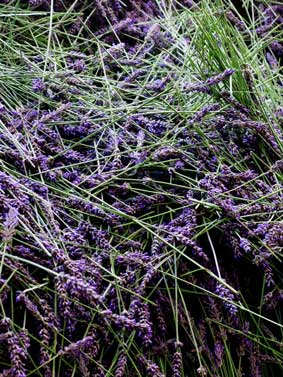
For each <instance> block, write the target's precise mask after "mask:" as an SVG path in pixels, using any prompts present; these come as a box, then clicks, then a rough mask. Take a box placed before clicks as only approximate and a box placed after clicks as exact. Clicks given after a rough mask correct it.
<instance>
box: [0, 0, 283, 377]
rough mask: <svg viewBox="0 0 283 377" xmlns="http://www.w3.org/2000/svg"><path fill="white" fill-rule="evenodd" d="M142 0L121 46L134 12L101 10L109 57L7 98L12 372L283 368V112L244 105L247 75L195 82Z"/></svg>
mask: <svg viewBox="0 0 283 377" xmlns="http://www.w3.org/2000/svg"><path fill="white" fill-rule="evenodd" d="M80 3H81V2H78V7H79V6H80ZM140 3H141V4H139V3H136V2H129V4H128V7H129V8H130V9H131V12H132V13H131V15H132V14H134V12H136V14H137V15H138V16H137V18H136V19H135V20H133V19H132V18H131V21H129V22H128V24H127V25H131V28H130V29H127V30H126V29H123V32H122V34H123V36H124V40H122V41H119V42H118V41H116V42H115V43H114V42H113V40H111V41H110V39H109V40H106V42H105V38H104V37H105V33H106V34H107V31H108V29H107V26H106V21H105V20H106V19H109V20H110V22H111V23H113V24H115V25H116V31H117V30H122V26H121V23H126V21H125V18H122V21H120V26H119V22H118V21H119V17H120V15H121V14H123V15H124V16H125V10H124V8H120V2H118V1H117V2H114V1H113V2H109V4H108V7H106V6H104V5H101V4H100V2H98V1H97V2H95V4H96V7H97V9H99V10H100V11H101V12H102V15H103V17H104V18H101V20H102V21H101V24H98V25H96V28H97V29H98V30H99V32H100V34H99V33H98V32H97V33H98V34H97V35H101V36H102V37H101V38H102V40H103V43H104V44H103V46H104V47H103V49H100V50H99V53H98V52H97V53H96V52H95V53H85V52H80V51H79V50H75V51H73V50H72V51H68V52H67V54H66V56H64V64H65V67H64V68H65V69H64V70H63V71H62V72H56V71H52V67H48V69H49V71H48V72H49V73H48V74H46V76H44V75H43V76H41V75H38V74H36V72H35V71H33V70H31V75H30V76H31V78H30V80H29V85H30V90H31V91H32V93H33V94H32V96H31V99H29V100H27V101H26V104H25V106H19V107H17V106H12V105H10V104H9V103H5V104H4V103H3V104H1V107H0V122H1V128H2V133H1V136H0V153H1V171H0V201H1V206H0V216H1V224H2V227H1V234H2V243H1V265H0V266H1V267H0V268H1V271H0V272H1V277H0V278H1V279H0V296H1V318H0V330H1V333H0V347H1V348H0V368H1V376H11V377H12V376H16V377H24V376H33V375H34V376H46V377H47V376H62V377H63V376H96V377H98V376H116V377H119V376H128V377H135V376H152V377H161V376H172V377H179V376H180V377H181V376H198V375H199V376H218V375H219V376H220V375H222V373H223V369H225V365H226V364H227V363H231V362H232V361H231V360H230V359H228V358H227V356H226V355H227V350H230V355H232V358H233V363H234V364H235V366H237V368H238V365H240V369H241V373H242V375H243V376H260V375H261V373H262V372H263V371H269V370H272V369H270V368H274V369H273V370H277V369H276V368H278V370H279V372H280V371H281V370H282V369H280V367H281V363H282V352H281V351H282V344H281V341H282V326H281V327H280V325H279V326H278V318H280V313H281V311H280V310H281V307H282V300H283V290H282V263H281V251H282V246H283V227H282V215H281V214H282V210H283V201H282V170H283V161H282V145H283V135H282V133H281V125H282V120H283V110H282V109H281V108H278V109H277V112H275V114H273V117H272V118H271V121H270V122H268V121H267V120H266V119H263V118H262V117H260V116H258V113H257V112H256V111H254V110H253V109H250V108H248V107H247V106H246V105H247V104H246V103H241V102H239V101H238V99H237V98H235V97H234V96H233V95H232V94H231V93H230V92H229V85H230V83H231V80H233V77H234V76H235V75H238V77H241V78H242V79H243V80H245V79H246V78H247V77H246V75H245V72H241V71H239V70H237V69H236V68H235V67H230V66H229V67H226V68H224V69H223V70H218V71H216V70H215V71H211V72H208V73H207V77H206V78H200V77H198V76H197V75H195V76H193V77H191V79H190V80H188V78H187V77H185V76H182V72H181V71H182V70H181V68H182V66H181V65H180V64H181V57H180V56H178V54H177V53H174V50H170V49H171V48H172V44H173V45H174V36H173V35H171V34H170V33H169V32H168V31H167V30H163V29H162V28H161V27H160V26H159V25H158V24H157V23H152V22H151V23H149V22H147V23H142V22H141V20H143V21H145V20H146V18H145V13H146V12H148V14H149V16H150V17H153V16H156V15H158V9H159V8H158V7H157V5H156V4H155V3H154V4H152V2H147V4H146V5H144V2H140ZM29 4H30V5H31V6H32V8H34V9H37V8H39V9H43V10H46V9H47V10H48V9H49V8H48V7H49V2H47V1H30V2H29ZM62 4H63V2H60V1H58V2H57V1H55V10H56V11H58V12H59V11H60V10H61V8H60V7H63V5H62ZM190 5H193V4H186V6H187V7H188V8H190ZM57 7H59V8H58V9H57ZM276 9H277V8H276ZM276 9H275V11H276ZM278 9H279V8H278ZM149 10H150V12H149ZM103 12H104V13H105V14H104V13H103ZM276 12H277V11H276ZM278 12H279V10H278ZM265 13H266V18H268V17H269V18H268V20H266V21H265V24H264V25H263V26H265V31H266V29H268V25H269V23H270V22H278V20H277V18H276V21H272V20H273V18H272V16H271V15H270V16H269V13H268V11H265ZM141 14H143V18H139V17H141ZM228 16H229V17H230V21H231V20H232V21H234V24H236V26H235V27H237V28H238V29H240V30H239V32H240V33H241V32H242V29H243V28H244V26H243V25H242V24H241V25H242V26H241V27H239V23H237V22H235V19H234V18H233V16H231V14H228ZM93 17H97V15H95V14H94V16H93ZM128 17H130V16H128ZM229 17H228V18H229ZM126 20H127V18H126ZM270 20H271V21H270ZM232 21H231V23H232ZM88 22H93V18H90V19H89V20H88ZM138 22H140V23H138ZM281 24H282V22H281ZM117 25H118V26H117ZM71 27H72V28H74V27H75V26H74V25H73V24H72V25H71ZM79 27H80V24H78V28H79ZM119 27H120V29H119ZM127 27H130V26H127ZM105 28H106V29H105ZM265 31H261V33H263V32H265ZM127 32H128V33H129V34H131V36H132V37H133V36H134V37H135V38H136V39H137V41H136V42H135V44H134V43H133V40H131V39H130V38H129V39H127V37H126V36H125V35H126V34H127ZM74 33H75V31H74ZM111 38H114V37H113V34H111ZM188 38H189V37H188ZM122 39H123V38H122ZM182 42H183V43H184V44H185V45H186V43H187V40H186V39H184V40H182ZM109 43H111V45H109ZM164 51H165V52H164ZM270 54H271V52H270ZM152 57H154V58H155V59H157V61H158V67H159V69H158V70H155V68H153V69H152V71H151V72H150V74H148V72H149V71H150V65H151V59H152ZM34 59H35V60H34V61H36V64H37V67H38V69H39V70H42V71H44V67H45V68H46V65H48V64H49V63H46V60H45V59H44V57H42V56H38V57H36V58H34ZM93 67H94V68H93ZM91 69H95V70H96V75H93V76H91V74H90V70H91ZM159 72H161V73H159ZM180 72H181V73H180ZM105 77H106V78H105ZM145 78H146V79H147V80H145ZM112 80H113V81H112ZM105 82H107V85H108V87H107V85H106V84H105ZM176 83H177V86H178V87H177V89H176V92H175V93H176V95H174V96H172V95H171V94H172V90H169V89H170V88H171V89H172V88H174V85H176ZM103 85H104V86H106V87H107V88H106V89H105V87H103ZM251 85H252V84H251ZM247 86H249V83H247ZM174 90H175V89H174ZM93 93H94V94H93ZM173 93H174V91H173ZM89 98H90V99H91V101H92V102H91V103H92V105H91V106H89V105H88V103H89V102H87V100H88V99H89ZM152 98H155V100H154V101H152ZM248 100H249V101H251V102H253V101H254V103H255V104H257V98H255V97H253V96H252V95H249V97H248ZM151 101H152V102H151ZM266 101H268V98H267V99H266ZM195 104H197V105H195ZM172 109H176V111H175V110H172ZM258 308H260V311H259V310H258Z"/></svg>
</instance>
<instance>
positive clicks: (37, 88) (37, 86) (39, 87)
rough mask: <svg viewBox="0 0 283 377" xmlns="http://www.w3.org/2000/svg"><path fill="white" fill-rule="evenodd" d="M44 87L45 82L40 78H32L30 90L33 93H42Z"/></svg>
mask: <svg viewBox="0 0 283 377" xmlns="http://www.w3.org/2000/svg"><path fill="white" fill-rule="evenodd" d="M45 89H46V84H45V83H44V81H43V80H42V79H39V78H36V79H33V80H32V90H33V91H34V92H35V93H42V92H44V91H45Z"/></svg>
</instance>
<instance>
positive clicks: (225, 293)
mask: <svg viewBox="0 0 283 377" xmlns="http://www.w3.org/2000/svg"><path fill="white" fill-rule="evenodd" d="M215 293H216V294H217V295H218V296H219V297H221V298H224V299H225V300H229V301H232V302H233V300H234V294H233V293H232V292H231V291H230V290H229V289H228V288H226V287H225V286H224V285H222V284H220V283H217V285H216V290H215ZM223 305H224V307H225V308H226V309H227V311H228V312H229V314H230V315H231V316H232V317H234V316H235V315H236V314H237V312H238V308H237V307H236V306H235V305H234V304H233V303H230V302H227V301H223Z"/></svg>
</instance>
